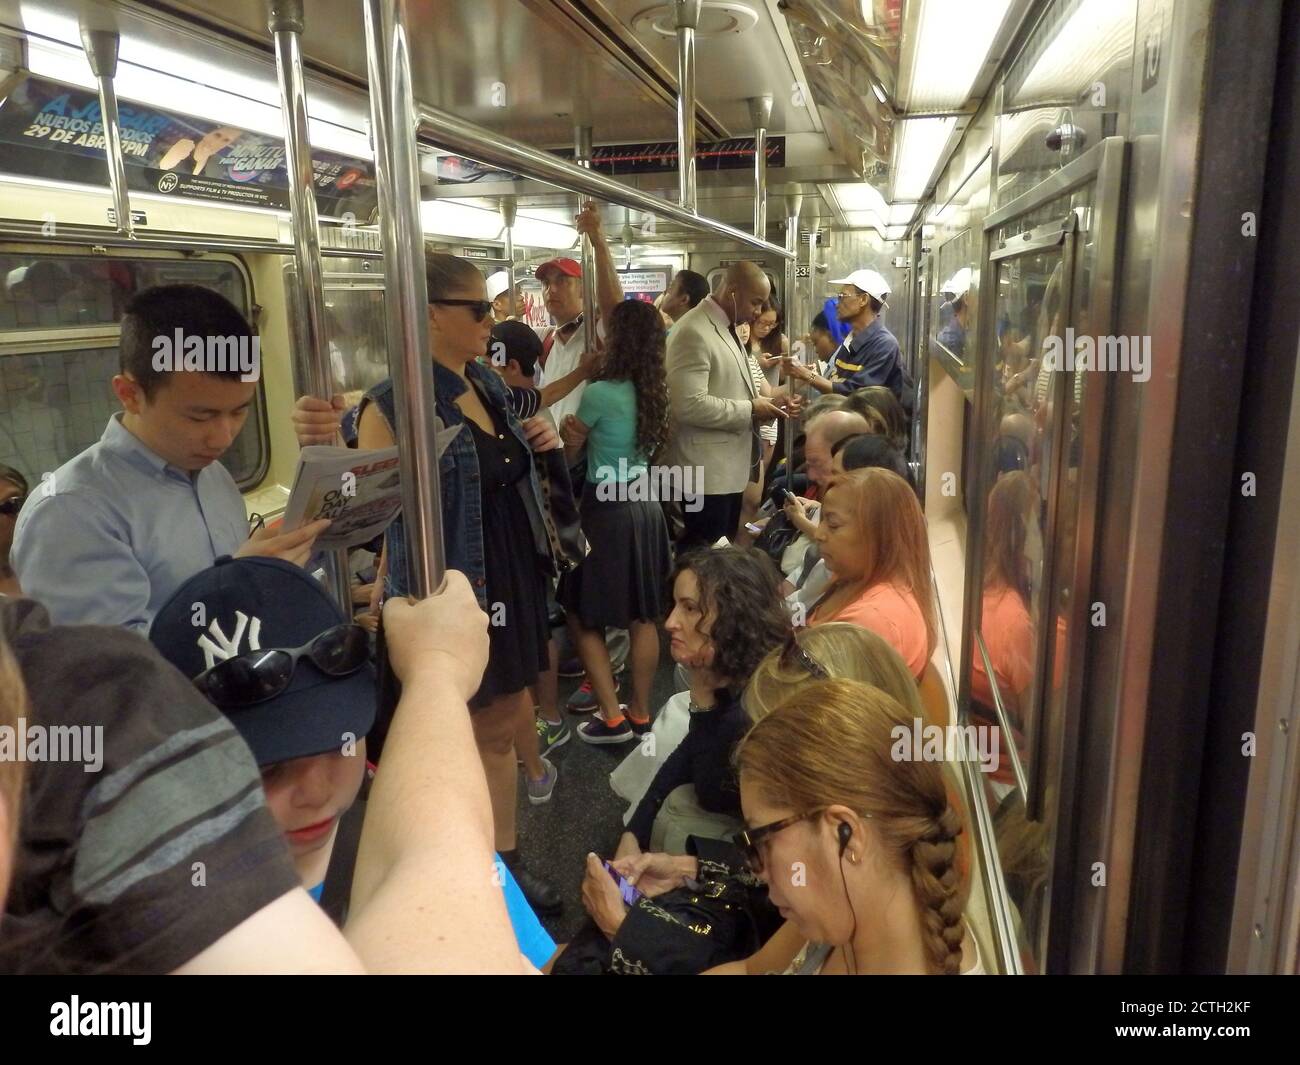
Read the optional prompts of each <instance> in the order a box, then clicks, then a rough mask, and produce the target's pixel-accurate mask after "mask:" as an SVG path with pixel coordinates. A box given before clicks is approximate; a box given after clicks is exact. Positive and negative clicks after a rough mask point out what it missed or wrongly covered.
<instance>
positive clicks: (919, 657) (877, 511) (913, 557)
mask: <svg viewBox="0 0 1300 1065" xmlns="http://www.w3.org/2000/svg"><path fill="white" fill-rule="evenodd" d="M817 546H818V548H819V549H820V551H821V556H822V559H823V560H824V561H825V562H826V568H827V569H828V570H830V573H831V576H832V578H833V579H832V581H831V584H830V587H829V588H828V589H827V591H826V594H825V595H824V596H823V597H822V598H821V599H820V600H819V601H818V603H817V606H816V607H815V609H814V610H813V613H812V618H811V623H812V624H814V625H816V624H819V623H820V622H823V621H849V622H852V623H853V624H855V625H861V626H862V627H863V628H866V629H870V630H871V631H872V632H875V633H877V634H879V635H880V636H882V637H884V639H885V640H886V641H887V642H888V643H889V645H890V646H891V647H893V648H894V650H895V651H897V652H898V653H899V654H900V655H901V656H902V658H903V661H904V662H906V663H907V668H908V669H910V670H911V671H912V673H913V675H914V676H916V677H917V678H918V679H919V678H920V677H921V675H922V674H923V673H924V672H925V667H926V665H927V663H928V662H929V661H930V656H931V655H932V654H934V648H935V640H936V636H935V627H934V605H933V585H932V583H931V580H930V546H929V540H928V538H927V535H926V528H925V516H924V515H923V514H922V513H921V505H920V503H918V502H917V499H916V493H915V492H914V491H912V488H911V486H910V485H909V484H908V483H907V482H906V481H905V480H903V479H902V478H901V477H899V476H898V475H897V474H895V473H891V472H890V471H889V470H883V469H879V468H872V469H863V470H855V471H854V472H853V473H848V474H845V475H844V476H843V477H838V478H836V479H835V480H834V481H833V483H832V484H831V488H830V491H829V492H827V493H826V502H825V503H824V504H823V506H822V515H821V521H820V522H819V523H818V526H817Z"/></svg>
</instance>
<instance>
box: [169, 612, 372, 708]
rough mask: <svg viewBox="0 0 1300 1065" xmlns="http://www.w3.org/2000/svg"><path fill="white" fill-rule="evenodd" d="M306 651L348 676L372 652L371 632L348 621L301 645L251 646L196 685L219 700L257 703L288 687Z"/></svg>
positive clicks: (333, 673)
mask: <svg viewBox="0 0 1300 1065" xmlns="http://www.w3.org/2000/svg"><path fill="white" fill-rule="evenodd" d="M303 657H306V658H308V659H310V661H311V664H312V665H314V666H315V667H316V668H317V669H318V670H320V671H321V672H322V673H324V674H325V675H326V676H327V677H346V676H348V675H349V674H351V673H355V672H356V671H357V670H359V669H360V668H361V667H362V666H364V665H365V664H366V661H367V659H368V658H369V657H370V634H369V633H367V632H366V630H365V629H363V628H362V627H361V626H360V625H356V624H353V623H352V622H345V623H344V624H342V625H336V626H335V627H334V628H332V629H326V630H325V631H324V632H322V633H321V634H320V635H319V636H317V637H316V638H315V639H313V640H312V641H310V642H309V643H305V644H303V645H302V646H301V647H294V648H287V647H273V648H269V649H266V650H259V651H247V652H245V653H244V654H242V655H236V656H235V657H234V658H228V659H226V660H225V661H224V662H218V663H217V664H216V665H215V666H213V667H212V668H211V669H207V670H204V671H203V672H202V673H200V674H199V675H198V676H197V677H195V678H194V686H195V687H196V688H198V689H199V691H201V692H202V693H203V694H204V695H205V696H206V697H207V698H208V699H209V700H210V701H211V702H213V703H216V705H217V706H222V707H241V706H254V705H256V704H257V703H264V702H266V701H267V700H268V699H274V698H275V697H276V696H277V695H280V694H281V693H282V692H283V691H284V690H285V689H286V688H288V687H289V682H290V681H291V680H293V675H294V673H295V672H296V671H297V668H298V660H299V659H300V658H303Z"/></svg>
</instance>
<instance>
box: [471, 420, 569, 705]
mask: <svg viewBox="0 0 1300 1065" xmlns="http://www.w3.org/2000/svg"><path fill="white" fill-rule="evenodd" d="M483 406H484V407H485V408H486V409H487V412H488V414H489V415H490V416H491V418H492V424H493V427H494V429H495V432H493V433H489V432H486V431H484V430H483V429H481V428H480V427H479V426H478V425H476V424H475V423H474V421H473V419H471V418H466V419H465V424H466V425H467V426H468V427H469V431H470V432H471V433H472V434H473V436H474V450H475V451H477V452H478V469H479V493H480V507H481V511H482V516H483V562H484V568H485V570H486V579H487V601H488V620H489V623H490V624H489V625H488V642H489V649H488V664H487V670H486V671H485V672H484V674H483V683H482V684H481V685H480V686H479V690H478V691H477V692H476V693H475V694H474V698H473V699H471V700H470V708H471V709H472V710H481V709H483V708H484V707H486V706H487V704H488V703H490V702H491V701H492V700H493V699H495V698H496V697H498V696H500V695H508V694H510V693H511V692H517V691H520V690H522V689H523V688H527V687H529V686H531V685H534V684H536V683H537V675H538V673H540V672H544V671H545V670H546V669H547V667H548V666H549V665H550V654H549V650H548V647H547V643H548V641H549V640H550V636H551V633H550V623H549V620H548V616H547V610H546V583H545V576H544V574H543V570H542V560H541V559H539V558H538V556H537V552H536V550H535V549H534V547H533V532H532V526H531V525H530V524H529V521H528V511H527V509H526V508H525V507H524V499H523V496H522V495H521V494H520V485H519V482H520V481H523V480H524V479H525V478H527V477H528V475H529V471H530V470H531V469H532V454H531V453H530V452H529V451H528V449H527V448H526V447H525V446H524V445H523V444H522V443H520V442H519V440H518V439H517V438H516V437H515V435H514V433H512V432H510V430H509V429H508V428H507V426H506V424H505V421H504V419H503V418H502V417H501V416H500V415H499V414H498V413H497V411H496V409H495V408H494V407H493V406H492V404H490V403H489V402H487V400H484V401H483Z"/></svg>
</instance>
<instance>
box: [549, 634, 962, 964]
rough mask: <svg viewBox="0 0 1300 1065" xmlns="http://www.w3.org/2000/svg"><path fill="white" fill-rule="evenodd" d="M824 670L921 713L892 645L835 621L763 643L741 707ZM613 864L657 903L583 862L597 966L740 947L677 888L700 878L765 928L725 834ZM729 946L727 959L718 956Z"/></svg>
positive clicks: (774, 697) (774, 696) (797, 687)
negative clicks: (629, 894)
mask: <svg viewBox="0 0 1300 1065" xmlns="http://www.w3.org/2000/svg"><path fill="white" fill-rule="evenodd" d="M827 677H832V678H837V679H842V680H856V681H862V682H864V683H866V684H872V685H874V686H875V687H877V688H879V689H880V690H881V691H883V692H884V693H885V694H886V695H888V696H890V697H891V698H893V699H895V700H896V701H897V702H898V704H899V705H900V706H901V707H902V708H903V709H904V711H906V712H907V714H908V715H909V716H910V717H911V718H913V719H920V718H922V717H923V716H924V710H923V708H922V703H921V699H920V696H919V694H918V689H917V684H916V681H915V680H914V679H913V677H912V675H911V673H910V672H909V671H908V669H907V666H906V665H905V664H904V663H903V660H902V659H901V658H899V657H898V654H897V652H896V651H894V649H893V648H891V647H890V646H889V645H888V644H887V643H885V641H884V640H882V639H881V638H880V637H879V636H877V635H876V634H875V633H872V632H868V631H867V630H865V629H862V628H859V627H858V626H856V625H849V624H844V623H834V622H833V623H830V624H826V625H819V626H817V627H816V628H813V629H804V630H802V631H800V632H798V633H797V634H791V637H790V638H789V639H787V641H786V642H785V643H784V644H783V645H782V646H780V647H778V648H776V649H774V650H772V651H770V652H769V653H768V654H767V656H766V657H765V658H764V659H763V661H762V662H760V663H759V665H758V668H757V669H756V670H755V671H754V676H753V678H752V679H751V680H750V682H749V684H748V685H747V686H746V688H745V694H744V697H743V702H744V706H745V709H746V711H747V712H748V714H749V716H750V717H751V718H752V719H753V720H755V721H760V720H762V719H763V718H765V717H766V716H767V715H768V714H770V713H772V712H773V711H774V710H776V708H777V707H779V706H780V705H781V704H782V703H784V702H785V701H786V700H787V699H789V698H790V697H791V696H793V695H795V694H796V693H798V692H799V691H801V690H802V689H803V688H804V687H805V686H807V685H809V684H812V683H815V682H816V681H818V680H825V679H827ZM943 768H944V771H945V774H946V776H947V780H946V789H947V791H948V794H949V798H950V801H951V802H952V804H953V806H954V808H956V809H957V810H959V811H961V810H963V809H964V807H963V805H962V803H961V802H960V798H959V796H960V795H961V791H960V788H959V786H958V782H957V780H956V777H955V774H953V773H951V771H950V770H951V768H952V767H951V766H949V765H947V764H945V765H944V767H943ZM964 841H965V837H964V836H962V837H959V849H958V855H957V864H958V871H959V875H960V876H961V877H962V879H963V883H964V882H965V878H966V876H967V874H968V873H969V870H970V853H969V847H968V846H964V845H963V843H964ZM612 864H613V867H614V869H615V871H616V872H617V873H618V874H619V875H621V876H623V877H626V878H627V879H628V881H629V882H630V883H631V884H632V885H633V886H634V887H636V888H637V889H638V890H639V891H641V892H642V893H643V894H644V895H645V896H646V897H647V898H649V899H652V900H654V903H655V906H654V908H653V909H652V910H649V911H648V912H646V911H643V910H642V909H641V908H640V907H639V906H631V907H629V906H627V905H626V904H625V903H624V902H623V900H622V897H621V895H620V894H619V893H618V892H617V891H616V890H614V884H613V881H612V879H611V878H610V877H609V875H608V874H607V873H606V872H605V870H604V869H603V868H602V867H601V866H600V865H599V863H595V864H594V865H593V864H592V863H590V862H589V869H588V875H587V878H586V879H585V880H584V882H583V896H584V900H585V901H586V903H587V909H588V912H589V913H590V914H591V916H592V919H593V921H594V923H595V925H596V927H597V928H599V929H600V931H601V932H603V933H604V937H602V938H608V939H609V940H610V943H609V945H608V947H605V948H604V950H602V951H600V952H599V954H600V956H601V958H602V960H603V964H602V966H601V967H600V971H612V972H614V973H625V972H640V971H643V970H644V971H649V972H652V973H667V972H690V971H700V970H701V969H703V968H705V967H707V966H708V965H712V964H721V963H723V962H725V961H727V960H736V959H738V958H739V957H741V956H742V954H743V953H744V946H743V942H742V938H743V937H742V936H741V935H739V934H738V932H743V931H744V930H745V929H744V927H743V925H742V927H741V928H740V929H739V930H737V929H735V927H734V925H733V924H732V923H729V922H727V921H725V920H724V921H718V922H713V921H710V920H708V919H707V917H706V919H705V921H704V923H705V924H706V925H708V927H709V931H708V932H707V933H700V932H699V928H700V924H701V922H700V920H699V918H700V917H701V916H704V914H701V913H700V912H699V911H698V910H697V909H695V908H694V907H698V906H699V905H700V899H699V894H700V893H699V891H692V892H690V894H687V895H684V894H683V892H684V891H685V889H686V887H687V885H688V882H689V883H696V882H699V881H701V880H705V881H707V882H708V883H709V884H710V885H721V887H716V886H715V887H714V888H713V890H714V891H720V892H721V895H722V896H724V897H726V898H727V899H728V905H729V906H730V907H731V910H732V911H734V910H736V909H739V910H741V911H747V912H749V913H751V914H752V915H753V918H754V919H753V922H752V923H753V924H754V926H755V927H757V928H758V929H760V930H762V929H765V928H766V927H767V923H766V921H765V920H764V915H765V914H766V913H769V912H770V913H772V914H775V909H774V907H773V906H772V905H771V903H770V902H769V901H768V899H767V891H766V888H765V887H764V886H762V885H761V883H756V882H755V881H754V878H753V875H752V874H751V873H750V871H749V869H748V868H747V863H746V861H745V857H744V855H743V853H742V852H741V851H740V850H739V849H738V848H736V847H735V846H734V844H731V843H729V842H727V843H723V842H720V841H715V840H709V839H704V838H702V837H697V836H691V837H690V838H689V839H688V840H687V848H686V853H685V854H682V855H673V854H667V853H663V852H649V853H645V854H641V855H637V856H636V857H633V858H626V859H617V860H615V861H614V862H613V863H612ZM673 892H676V894H673ZM687 900H689V901H690V902H691V903H692V907H691V908H688V907H685V906H682V907H680V908H679V905H678V904H679V903H682V902H685V901H687ZM704 905H706V906H708V905H709V903H707V902H706V903H705V904H704ZM711 915H712V914H711V913H710V914H709V916H711ZM718 916H719V917H725V916H726V914H725V913H720V914H719V915H718ZM683 925H684V926H687V927H690V926H692V925H693V926H694V928H695V929H696V934H694V935H693V936H692V935H684V934H682V932H681V930H680V928H679V927H678V926H683ZM715 925H716V927H715ZM575 945H576V946H577V947H578V949H579V950H581V951H583V952H584V953H588V954H593V953H597V952H595V951H593V950H592V948H591V945H590V943H589V942H588V941H586V940H584V938H583V937H582V936H579V937H577V938H576V939H575ZM571 949H572V947H571V948H570V950H571ZM729 952H730V955H731V956H730V958H728V957H725V955H727V954H728V953H729ZM700 959H704V961H703V962H702V963H701V964H700V965H699V966H698V967H697V968H696V969H694V970H691V969H687V968H685V967H684V966H686V965H687V964H689V963H690V962H692V961H698V960H700ZM555 971H557V972H570V971H574V959H573V958H572V957H571V956H570V951H568V950H566V952H565V954H564V955H562V956H561V959H560V961H558V962H557V963H556V970H555Z"/></svg>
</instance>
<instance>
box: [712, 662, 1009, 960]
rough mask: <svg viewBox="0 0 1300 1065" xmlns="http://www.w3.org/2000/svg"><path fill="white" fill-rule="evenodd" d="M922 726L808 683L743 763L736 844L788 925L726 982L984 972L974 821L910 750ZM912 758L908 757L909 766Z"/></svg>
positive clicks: (758, 733)
mask: <svg viewBox="0 0 1300 1065" xmlns="http://www.w3.org/2000/svg"><path fill="white" fill-rule="evenodd" d="M915 725H916V721H915V720H914V714H913V713H910V712H908V711H906V710H904V709H903V707H902V706H901V705H900V704H899V703H898V702H897V700H895V699H893V698H892V697H890V696H889V695H886V694H885V693H884V692H883V691H881V690H880V689H879V688H876V687H874V686H872V685H870V684H863V683H861V682H858V681H849V680H824V681H817V682H815V683H812V684H807V685H804V686H803V687H802V688H801V689H800V690H799V691H798V692H796V693H795V694H794V695H793V696H791V697H790V698H789V699H787V700H786V701H785V702H783V703H782V704H781V705H780V706H778V707H777V708H776V709H775V710H773V711H772V712H771V713H769V714H767V715H766V716H765V717H763V718H762V719H761V720H759V722H758V723H757V724H756V725H755V726H754V727H753V729H752V730H751V731H750V732H749V734H748V735H747V736H746V737H745V738H744V739H743V740H742V741H741V743H740V746H739V748H738V749H737V752H736V764H737V768H738V771H739V774H740V795H741V805H742V807H743V809H744V814H745V821H746V824H748V825H749V826H750V827H749V828H748V829H747V830H746V831H745V832H743V833H741V834H739V835H738V836H737V837H736V842H737V844H738V845H739V846H741V848H742V849H743V850H744V851H745V852H746V856H747V858H748V860H749V864H750V868H751V869H752V870H753V872H754V873H755V874H756V875H757V876H759V877H760V878H762V880H763V881H764V882H765V883H766V884H767V886H768V890H769V892H770V897H771V900H772V902H773V903H774V904H775V905H776V906H777V908H778V909H779V910H780V912H781V915H782V916H783V917H784V918H785V919H786V923H785V925H784V926H783V927H782V928H781V929H780V931H778V932H777V933H776V934H775V935H774V936H773V937H772V938H771V939H770V940H769V941H768V942H767V944H766V945H765V946H764V947H763V948H762V949H761V950H760V951H759V952H758V953H757V954H754V955H753V956H751V957H750V958H748V959H747V960H745V961H743V962H734V963H732V964H730V965H727V966H721V967H719V968H718V969H714V970H711V972H713V973H722V972H730V973H750V974H760V973H772V972H777V973H781V972H784V973H791V974H801V975H813V974H821V975H835V974H841V975H842V974H853V975H865V974H893V973H916V974H924V973H933V974H957V973H967V974H970V973H982V972H983V971H984V969H983V965H982V963H981V961H980V956H979V950H978V947H977V945H976V943H975V939H974V937H973V936H972V935H971V934H970V932H969V931H968V929H967V928H966V925H965V922H964V921H963V919H962V913H963V909H964V906H965V885H964V884H963V883H962V880H961V877H960V876H959V875H958V872H957V867H956V861H955V859H956V854H957V842H956V841H957V837H958V835H959V834H960V833H961V831H962V819H961V816H960V815H959V814H958V813H957V811H956V810H955V809H953V807H952V806H951V805H950V804H949V798H948V792H947V790H946V789H945V787H944V775H943V763H942V762H937V761H928V760H925V759H924V758H923V754H924V753H925V752H923V751H919V750H917V751H914V750H911V749H910V748H911V744H910V742H908V743H903V741H902V738H903V737H908V738H910V737H911V736H912V735H913V734H914V727H915ZM900 753H901V754H903V755H904V757H898V755H899V754H900Z"/></svg>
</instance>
